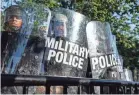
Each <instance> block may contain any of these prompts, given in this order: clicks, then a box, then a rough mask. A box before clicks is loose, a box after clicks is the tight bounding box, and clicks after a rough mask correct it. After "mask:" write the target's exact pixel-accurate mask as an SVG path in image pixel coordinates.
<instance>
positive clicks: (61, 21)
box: [53, 13, 68, 37]
mask: <svg viewBox="0 0 139 95" xmlns="http://www.w3.org/2000/svg"><path fill="white" fill-rule="evenodd" d="M67 21H68V19H67V17H66V16H65V15H63V14H59V13H56V14H54V17H53V24H54V35H55V37H66V36H67V26H66V23H67Z"/></svg>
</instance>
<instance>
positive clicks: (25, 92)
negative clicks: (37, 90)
mask: <svg viewBox="0 0 139 95" xmlns="http://www.w3.org/2000/svg"><path fill="white" fill-rule="evenodd" d="M23 94H28V86H23Z"/></svg>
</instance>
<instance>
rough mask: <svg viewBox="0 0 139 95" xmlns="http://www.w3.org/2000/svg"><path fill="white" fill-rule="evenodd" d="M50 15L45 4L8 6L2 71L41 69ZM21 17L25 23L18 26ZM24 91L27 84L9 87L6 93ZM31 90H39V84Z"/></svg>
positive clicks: (15, 72) (16, 72) (3, 38)
mask: <svg viewBox="0 0 139 95" xmlns="http://www.w3.org/2000/svg"><path fill="white" fill-rule="evenodd" d="M50 18H51V11H50V10H49V9H48V8H45V7H44V6H43V5H36V4H32V5H27V4H25V5H21V6H18V5H12V6H10V7H9V8H7V9H6V10H5V23H4V29H5V31H2V37H1V38H2V39H1V42H2V44H1V46H2V73H6V74H24V75H38V74H39V73H40V66H41V63H42V61H43V56H44V47H45V36H46V35H47V33H48V27H49V23H50ZM20 20H21V25H22V26H21V28H20V29H18V26H19V25H17V24H18V23H19V22H18V21H20ZM16 22H18V23H16ZM8 90H9V91H8ZM3 91H4V90H3ZM12 91H14V92H12ZM22 91H23V87H13V88H11V89H9V88H6V89H5V91H4V93H5V94H6V93H11V94H20V93H22ZM29 93H35V88H34V87H30V88H29Z"/></svg>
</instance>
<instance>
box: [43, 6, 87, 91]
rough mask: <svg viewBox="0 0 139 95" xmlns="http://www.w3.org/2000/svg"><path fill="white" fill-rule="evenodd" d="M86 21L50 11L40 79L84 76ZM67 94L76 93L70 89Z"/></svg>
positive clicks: (71, 13)
mask: <svg viewBox="0 0 139 95" xmlns="http://www.w3.org/2000/svg"><path fill="white" fill-rule="evenodd" d="M87 21H88V20H87V18H86V17H85V16H84V15H82V14H80V13H77V12H74V11H71V10H68V9H63V8H59V9H55V10H53V13H52V19H51V22H50V27H49V31H48V35H47V38H46V44H45V46H46V48H45V56H44V62H43V64H42V66H41V75H54V76H72V77H85V76H86V71H87V65H88V50H87V43H86V41H87V40H86V32H85V27H86V24H87ZM73 90H74V91H73ZM68 92H69V93H77V89H73V88H70V91H68Z"/></svg>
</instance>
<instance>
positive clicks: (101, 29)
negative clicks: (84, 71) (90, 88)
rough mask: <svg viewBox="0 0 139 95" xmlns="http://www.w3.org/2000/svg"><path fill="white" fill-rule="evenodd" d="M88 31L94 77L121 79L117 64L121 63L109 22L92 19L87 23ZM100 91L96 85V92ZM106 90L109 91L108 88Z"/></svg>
mask: <svg viewBox="0 0 139 95" xmlns="http://www.w3.org/2000/svg"><path fill="white" fill-rule="evenodd" d="M86 33H87V42H88V49H89V57H90V64H91V71H92V78H94V79H119V77H120V75H119V72H118V70H117V69H118V68H117V65H119V64H120V63H119V61H118V60H119V59H118V53H117V47H116V41H115V39H114V38H113V35H112V33H111V28H110V25H109V23H107V22H99V21H91V22H89V23H88V24H87V27H86ZM115 66H116V67H115ZM114 67H115V68H114ZM105 88H106V87H105ZM99 91H100V89H99V87H95V93H100V92H99ZM105 92H106V93H107V88H106V89H105Z"/></svg>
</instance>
